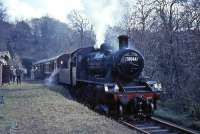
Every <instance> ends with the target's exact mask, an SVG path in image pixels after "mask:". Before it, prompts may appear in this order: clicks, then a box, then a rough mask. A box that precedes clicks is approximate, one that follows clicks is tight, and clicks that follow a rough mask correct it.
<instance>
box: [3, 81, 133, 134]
mask: <svg viewBox="0 0 200 134" xmlns="http://www.w3.org/2000/svg"><path fill="white" fill-rule="evenodd" d="M0 95H3V96H4V99H5V100H4V101H5V104H1V105H0V134H68V133H69V134H71V133H72V134H79V133H81V134H94V133H98V134H116V133H119V134H129V133H130V134H135V132H133V131H132V130H130V129H128V128H126V127H124V126H122V125H120V124H118V123H116V122H115V121H112V120H110V119H108V118H106V117H104V116H101V115H98V114H97V113H95V112H93V111H91V110H89V109H88V108H87V107H84V106H83V105H80V104H79V103H77V102H75V101H73V100H71V97H70V95H69V94H68V92H67V91H66V89H64V88H62V87H60V86H53V87H48V86H44V85H43V84H40V83H23V84H22V85H9V86H3V87H0Z"/></svg>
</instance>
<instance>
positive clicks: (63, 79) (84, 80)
mask: <svg viewBox="0 0 200 134" xmlns="http://www.w3.org/2000/svg"><path fill="white" fill-rule="evenodd" d="M118 39H119V50H117V51H114V50H113V49H112V47H111V46H109V45H108V44H102V45H101V48H100V49H94V48H93V47H86V48H80V49H77V50H76V51H74V52H73V53H68V54H62V55H59V56H57V57H55V58H51V59H48V60H43V61H42V62H41V61H40V62H38V63H36V64H34V66H36V67H37V66H39V70H38V72H40V73H41V74H42V72H43V74H45V72H46V71H47V70H49V68H51V67H52V68H51V71H49V72H52V71H54V72H57V77H58V79H57V81H58V82H59V83H63V84H68V85H70V86H73V87H75V88H73V92H74V93H75V94H76V96H78V97H79V98H81V100H82V101H84V102H89V104H91V106H92V107H94V108H96V109H98V110H101V111H103V112H105V113H109V114H115V115H118V116H123V115H136V116H151V114H152V113H153V110H154V109H155V108H156V101H157V100H158V99H159V93H160V91H161V84H160V83H157V82H156V81H154V82H153V81H148V80H146V79H145V78H143V76H142V75H141V72H142V70H143V67H144V58H143V56H142V55H141V54H140V52H138V51H137V50H134V49H129V47H128V37H127V36H119V38H118ZM47 63H48V64H47ZM53 64H54V65H53ZM44 66H46V67H44ZM50 66H51V67H50ZM36 71H37V69H36ZM44 76H45V75H44Z"/></svg>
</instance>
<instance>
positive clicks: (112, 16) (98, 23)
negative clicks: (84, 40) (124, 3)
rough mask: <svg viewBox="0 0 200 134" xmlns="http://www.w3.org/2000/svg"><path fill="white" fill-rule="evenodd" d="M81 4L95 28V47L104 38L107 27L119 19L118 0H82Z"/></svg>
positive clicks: (97, 46) (120, 9) (120, 8)
mask: <svg viewBox="0 0 200 134" xmlns="http://www.w3.org/2000/svg"><path fill="white" fill-rule="evenodd" d="M83 5H84V12H85V14H86V15H87V16H88V18H89V19H90V20H91V21H92V23H93V25H94V28H95V33H96V45H95V48H99V47H100V45H101V43H103V42H104V40H105V32H106V29H107V27H108V26H113V25H114V24H115V23H116V22H117V21H118V20H119V19H120V15H121V11H122V7H120V6H121V5H120V0H98V1H97V0H92V1H91V0H90V1H89V0H86V1H85V0H84V1H83Z"/></svg>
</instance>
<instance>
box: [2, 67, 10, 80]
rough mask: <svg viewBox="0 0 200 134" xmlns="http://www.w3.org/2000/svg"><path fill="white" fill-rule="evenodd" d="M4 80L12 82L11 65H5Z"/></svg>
mask: <svg viewBox="0 0 200 134" xmlns="http://www.w3.org/2000/svg"><path fill="white" fill-rule="evenodd" d="M2 82H3V83H9V82H10V66H9V65H3V70H2Z"/></svg>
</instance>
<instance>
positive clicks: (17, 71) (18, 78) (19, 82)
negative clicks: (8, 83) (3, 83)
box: [16, 68, 22, 84]
mask: <svg viewBox="0 0 200 134" xmlns="http://www.w3.org/2000/svg"><path fill="white" fill-rule="evenodd" d="M21 75H22V70H20V69H19V68H17V69H16V76H17V84H21Z"/></svg>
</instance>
